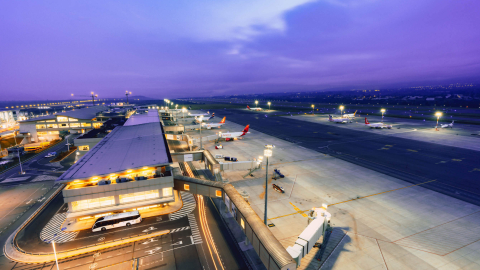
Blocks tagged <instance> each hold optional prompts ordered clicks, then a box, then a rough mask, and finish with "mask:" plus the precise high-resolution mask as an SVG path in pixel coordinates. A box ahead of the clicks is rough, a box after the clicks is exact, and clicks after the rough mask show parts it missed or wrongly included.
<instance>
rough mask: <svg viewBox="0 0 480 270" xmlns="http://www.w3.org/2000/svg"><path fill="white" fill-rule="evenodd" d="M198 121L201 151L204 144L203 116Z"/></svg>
mask: <svg viewBox="0 0 480 270" xmlns="http://www.w3.org/2000/svg"><path fill="white" fill-rule="evenodd" d="M198 121H200V150H202V149H203V144H202V121H203V115H202V116H200V117H199V119H198Z"/></svg>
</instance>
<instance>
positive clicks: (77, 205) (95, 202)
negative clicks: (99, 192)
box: [72, 196, 115, 211]
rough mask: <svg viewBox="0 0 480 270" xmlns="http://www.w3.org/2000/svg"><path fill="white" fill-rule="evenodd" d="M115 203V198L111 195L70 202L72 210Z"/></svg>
mask: <svg viewBox="0 0 480 270" xmlns="http://www.w3.org/2000/svg"><path fill="white" fill-rule="evenodd" d="M114 204H115V198H114V197H113V196H108V197H102V198H96V199H88V200H81V201H75V202H72V210H73V211H81V210H85V209H91V208H98V207H103V206H110V205H114Z"/></svg>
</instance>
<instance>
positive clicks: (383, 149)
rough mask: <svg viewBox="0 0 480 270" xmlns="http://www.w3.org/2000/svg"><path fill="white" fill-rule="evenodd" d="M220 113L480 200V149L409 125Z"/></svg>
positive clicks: (470, 199)
mask: <svg viewBox="0 0 480 270" xmlns="http://www.w3.org/2000/svg"><path fill="white" fill-rule="evenodd" d="M215 114H216V115H218V118H219V119H221V117H223V116H227V121H233V122H235V123H238V124H241V125H247V124H250V128H251V129H252V130H251V132H255V131H258V132H262V133H265V134H268V135H271V136H275V137H277V138H280V139H284V140H286V141H289V142H292V143H295V144H297V145H299V146H302V147H305V148H309V149H312V150H315V151H318V152H320V153H323V154H328V155H331V156H334V157H336V158H339V159H343V160H346V161H349V162H351V163H354V164H357V165H360V166H363V167H366V168H369V169H372V170H375V171H378V172H381V173H384V174H386V175H389V176H393V177H396V178H399V179H401V180H404V181H407V182H410V183H412V184H419V183H425V182H428V181H430V182H428V183H425V184H423V185H422V186H423V187H425V188H428V189H431V190H434V191H437V192H441V193H443V194H446V195H449V196H452V197H454V198H457V199H460V200H463V201H466V202H469V203H472V204H476V205H480V186H479V185H478V184H477V183H476V179H478V177H479V174H480V171H479V168H477V167H480V165H478V160H480V152H478V151H473V150H469V149H465V148H458V147H451V146H445V145H440V144H435V143H430V142H423V141H418V140H411V139H408V135H407V134H408V132H409V131H408V130H407V129H401V130H399V129H391V130H387V129H385V130H381V132H378V133H372V132H368V131H361V130H355V129H348V128H342V127H338V126H335V125H331V124H330V123H325V124H322V123H311V122H306V121H301V120H300V118H299V119H298V120H297V119H295V117H293V118H285V117H271V116H269V115H268V114H266V113H265V112H259V113H254V112H249V111H245V110H235V109H231V110H228V109H227V110H218V111H215ZM404 121H405V120H404ZM407 121H408V120H407ZM382 132H383V133H384V134H388V133H396V132H404V136H403V138H398V137H394V136H385V135H384V134H382ZM432 136H435V135H432ZM245 140H248V135H247V136H246V137H245Z"/></svg>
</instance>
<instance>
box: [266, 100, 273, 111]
mask: <svg viewBox="0 0 480 270" xmlns="http://www.w3.org/2000/svg"><path fill="white" fill-rule="evenodd" d="M267 104H268V110H269V111H270V105H271V104H272V103H271V102H270V101H269V102H268V103H267Z"/></svg>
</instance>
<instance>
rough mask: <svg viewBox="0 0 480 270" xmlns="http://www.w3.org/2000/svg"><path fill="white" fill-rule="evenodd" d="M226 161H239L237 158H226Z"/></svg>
mask: <svg viewBox="0 0 480 270" xmlns="http://www.w3.org/2000/svg"><path fill="white" fill-rule="evenodd" d="M224 159H225V161H238V159H237V158H236V157H225V158H224Z"/></svg>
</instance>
